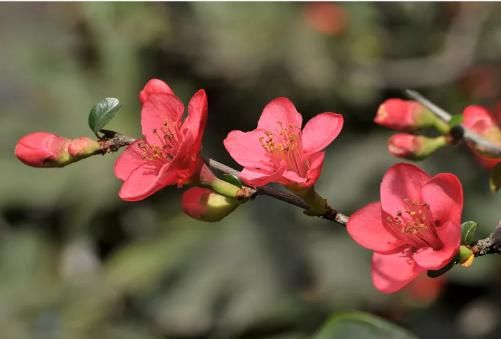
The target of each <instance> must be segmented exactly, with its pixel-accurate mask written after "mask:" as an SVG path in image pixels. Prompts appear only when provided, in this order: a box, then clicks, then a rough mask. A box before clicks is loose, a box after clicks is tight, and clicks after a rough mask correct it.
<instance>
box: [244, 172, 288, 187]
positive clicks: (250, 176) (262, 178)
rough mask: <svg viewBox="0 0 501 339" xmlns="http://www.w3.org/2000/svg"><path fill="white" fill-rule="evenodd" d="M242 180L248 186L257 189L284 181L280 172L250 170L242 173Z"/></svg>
mask: <svg viewBox="0 0 501 339" xmlns="http://www.w3.org/2000/svg"><path fill="white" fill-rule="evenodd" d="M240 179H242V181H243V182H244V183H246V184H247V185H250V186H255V187H258V186H263V185H266V184H269V183H270V182H280V180H282V181H283V179H282V176H281V174H280V173H279V172H274V173H270V172H266V171H258V170H254V169H248V168H244V169H243V170H242V172H240Z"/></svg>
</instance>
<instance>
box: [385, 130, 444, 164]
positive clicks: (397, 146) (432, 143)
mask: <svg viewBox="0 0 501 339" xmlns="http://www.w3.org/2000/svg"><path fill="white" fill-rule="evenodd" d="M446 144H447V139H446V138H445V137H444V136H440V137H436V138H428V137H425V136H422V135H414V134H407V133H397V134H394V135H392V136H391V137H390V138H389V139H388V152H390V153H391V154H392V155H394V156H396V157H400V158H405V159H410V160H421V159H424V158H426V157H427V156H429V155H430V154H432V153H433V152H435V151H436V150H437V149H439V148H441V147H443V146H445V145H446Z"/></svg>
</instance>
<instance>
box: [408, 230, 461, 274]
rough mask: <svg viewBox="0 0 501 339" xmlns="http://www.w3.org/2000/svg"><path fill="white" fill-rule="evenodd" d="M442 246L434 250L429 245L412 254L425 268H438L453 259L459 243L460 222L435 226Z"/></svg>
mask: <svg viewBox="0 0 501 339" xmlns="http://www.w3.org/2000/svg"><path fill="white" fill-rule="evenodd" d="M436 232H437V235H438V237H439V238H440V240H441V241H442V244H443V247H442V248H441V249H439V250H436V251H435V250H434V249H433V248H431V247H427V248H423V249H421V250H418V251H417V252H416V253H414V255H413V256H412V257H413V258H414V260H415V261H416V263H417V264H418V265H419V266H421V267H423V268H425V269H427V270H438V269H440V268H442V267H444V266H445V265H447V264H448V263H449V262H451V261H452V259H454V257H455V256H456V254H457V253H458V250H459V246H460V245H461V224H459V223H453V222H450V221H449V222H447V223H446V224H445V225H443V226H441V227H438V228H436Z"/></svg>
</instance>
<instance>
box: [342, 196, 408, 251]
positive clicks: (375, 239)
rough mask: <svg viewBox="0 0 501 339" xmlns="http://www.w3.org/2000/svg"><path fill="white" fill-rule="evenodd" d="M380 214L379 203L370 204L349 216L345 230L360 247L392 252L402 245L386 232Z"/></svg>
mask: <svg viewBox="0 0 501 339" xmlns="http://www.w3.org/2000/svg"><path fill="white" fill-rule="evenodd" d="M381 213H382V211H381V203H380V202H372V203H370V204H368V205H366V206H364V207H362V208H361V209H359V210H358V211H356V212H355V213H353V214H352V215H351V216H350V218H349V219H348V224H347V225H346V230H347V231H348V234H349V235H350V236H351V238H352V239H353V240H354V241H355V242H357V243H358V244H359V245H360V246H363V247H365V248H367V249H370V250H373V251H376V252H382V253H389V252H394V251H395V250H397V249H399V248H401V247H402V245H403V244H404V243H403V242H402V241H401V240H398V239H396V238H395V237H394V236H393V235H391V233H389V232H388V231H387V230H386V228H385V227H384V225H383V221H382V218H381Z"/></svg>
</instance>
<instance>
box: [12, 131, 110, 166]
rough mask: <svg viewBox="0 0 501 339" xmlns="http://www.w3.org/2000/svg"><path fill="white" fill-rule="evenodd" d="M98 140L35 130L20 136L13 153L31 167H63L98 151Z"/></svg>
mask: <svg viewBox="0 0 501 339" xmlns="http://www.w3.org/2000/svg"><path fill="white" fill-rule="evenodd" d="M100 149H101V147H100V145H99V142H97V141H96V140H92V139H90V138H87V137H81V138H77V139H73V140H71V139H68V138H64V137H60V136H57V135H55V134H53V133H48V132H35V133H30V134H28V135H25V136H24V137H22V138H21V139H20V140H19V141H18V142H17V144H16V148H15V151H14V153H15V154H16V157H17V158H18V159H19V160H21V161H22V162H23V163H25V164H26V165H29V166H33V167H63V166H66V165H68V164H71V163H72V162H75V161H78V160H81V159H83V158H86V157H88V156H91V155H94V154H97V153H99V152H100Z"/></svg>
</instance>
